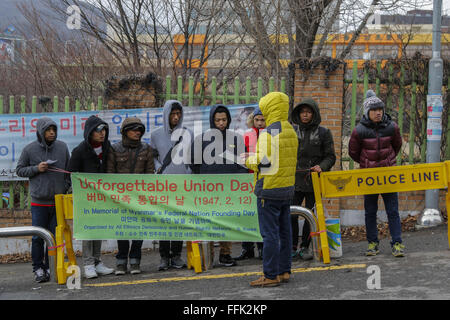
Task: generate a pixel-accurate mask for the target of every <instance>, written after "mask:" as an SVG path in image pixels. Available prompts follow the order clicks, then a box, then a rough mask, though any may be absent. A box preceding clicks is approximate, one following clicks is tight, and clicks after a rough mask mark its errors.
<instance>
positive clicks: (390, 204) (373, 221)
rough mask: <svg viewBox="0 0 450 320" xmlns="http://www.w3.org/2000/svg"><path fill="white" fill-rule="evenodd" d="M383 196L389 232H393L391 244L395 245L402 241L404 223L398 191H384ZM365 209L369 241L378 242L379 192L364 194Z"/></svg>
mask: <svg viewBox="0 0 450 320" xmlns="http://www.w3.org/2000/svg"><path fill="white" fill-rule="evenodd" d="M381 197H382V198H383V201H384V207H385V209H386V214H387V218H388V224H389V232H390V233H391V238H392V240H391V245H394V244H395V243H396V242H398V243H402V238H401V237H402V225H401V222H400V215H399V212H398V193H396V192H394V193H382V194H381ZM364 210H365V222H366V236H367V241H368V242H377V243H378V228H377V211H378V194H369V195H365V196H364Z"/></svg>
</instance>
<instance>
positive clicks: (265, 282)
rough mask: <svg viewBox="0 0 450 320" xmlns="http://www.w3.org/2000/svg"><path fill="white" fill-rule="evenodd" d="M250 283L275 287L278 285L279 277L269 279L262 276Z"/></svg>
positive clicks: (254, 285) (256, 285)
mask: <svg viewBox="0 0 450 320" xmlns="http://www.w3.org/2000/svg"><path fill="white" fill-rule="evenodd" d="M250 285H251V286H252V287H276V286H279V285H280V279H279V277H276V278H275V279H273V280H272V279H269V278H266V277H265V276H262V277H261V278H259V279H257V280H255V281H252V282H250Z"/></svg>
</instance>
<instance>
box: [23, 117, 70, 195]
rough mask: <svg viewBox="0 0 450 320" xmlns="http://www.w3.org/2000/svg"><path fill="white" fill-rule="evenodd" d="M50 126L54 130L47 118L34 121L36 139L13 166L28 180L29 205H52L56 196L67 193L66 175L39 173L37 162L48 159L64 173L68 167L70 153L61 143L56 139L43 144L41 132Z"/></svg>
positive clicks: (51, 122) (42, 133)
mask: <svg viewBox="0 0 450 320" xmlns="http://www.w3.org/2000/svg"><path fill="white" fill-rule="evenodd" d="M50 126H55V128H57V126H56V123H55V122H54V121H53V120H52V119H50V118H47V117H43V118H41V119H39V120H38V121H37V124H36V130H37V131H36V135H37V140H36V141H34V142H31V143H30V144H28V145H27V146H25V148H24V149H23V151H22V154H21V155H20V158H19V161H18V162H17V167H16V173H17V175H18V176H19V177H25V178H29V179H30V194H31V202H32V203H36V204H54V203H55V194H63V193H66V191H67V190H68V188H69V186H70V180H69V175H68V174H64V173H60V172H53V171H46V172H42V173H40V172H39V170H38V165H39V163H41V162H45V161H47V160H56V162H55V163H53V164H52V165H51V166H52V167H55V168H59V169H64V170H67V166H68V164H69V158H70V154H69V150H68V148H67V145H66V144H65V143H64V142H62V141H59V140H55V141H54V142H53V143H52V144H50V145H47V143H46V142H45V139H44V132H45V130H47V128H48V127H50Z"/></svg>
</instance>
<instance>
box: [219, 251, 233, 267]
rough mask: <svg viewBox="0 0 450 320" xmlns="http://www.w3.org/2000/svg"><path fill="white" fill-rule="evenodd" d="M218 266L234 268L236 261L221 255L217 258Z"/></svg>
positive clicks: (227, 255)
mask: <svg viewBox="0 0 450 320" xmlns="http://www.w3.org/2000/svg"><path fill="white" fill-rule="evenodd" d="M219 265H221V266H224V267H233V266H236V265H237V263H236V261H235V260H234V259H233V258H232V257H231V256H230V255H229V254H221V255H220V256H219Z"/></svg>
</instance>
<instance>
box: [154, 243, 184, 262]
mask: <svg viewBox="0 0 450 320" xmlns="http://www.w3.org/2000/svg"><path fill="white" fill-rule="evenodd" d="M182 249H183V241H159V254H160V256H161V258H172V257H175V256H179V255H181V250H182Z"/></svg>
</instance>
